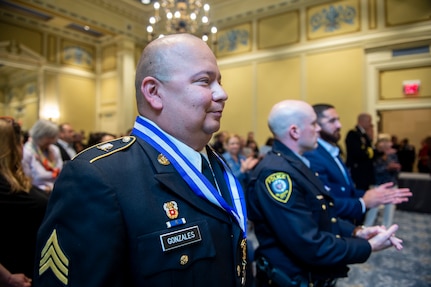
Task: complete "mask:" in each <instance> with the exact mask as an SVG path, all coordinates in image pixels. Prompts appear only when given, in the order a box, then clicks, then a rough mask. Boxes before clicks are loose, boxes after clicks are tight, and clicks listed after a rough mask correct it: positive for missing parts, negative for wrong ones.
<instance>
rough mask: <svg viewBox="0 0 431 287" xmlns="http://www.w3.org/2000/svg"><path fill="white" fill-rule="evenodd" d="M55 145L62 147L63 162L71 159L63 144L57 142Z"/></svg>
mask: <svg viewBox="0 0 431 287" xmlns="http://www.w3.org/2000/svg"><path fill="white" fill-rule="evenodd" d="M55 145H56V146H58V148H59V149H60V154H61V159H62V160H63V162H65V161H67V160H71V158H70V156H69V154H68V153H67V151H66V150H65V149H64V147H63V146H62V145H61V144H59V143H58V142H56V143H55Z"/></svg>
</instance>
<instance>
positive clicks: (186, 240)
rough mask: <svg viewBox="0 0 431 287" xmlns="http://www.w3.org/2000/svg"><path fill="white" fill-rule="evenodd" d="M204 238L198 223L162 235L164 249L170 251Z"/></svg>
mask: <svg viewBox="0 0 431 287" xmlns="http://www.w3.org/2000/svg"><path fill="white" fill-rule="evenodd" d="M201 240H202V237H201V232H200V230H199V227H198V226H197V225H195V226H192V227H188V228H184V229H180V230H177V231H174V232H169V233H165V234H162V235H160V242H161V244H162V249H163V251H169V250H172V249H176V248H179V247H182V246H186V245H189V244H193V243H196V242H199V241H201Z"/></svg>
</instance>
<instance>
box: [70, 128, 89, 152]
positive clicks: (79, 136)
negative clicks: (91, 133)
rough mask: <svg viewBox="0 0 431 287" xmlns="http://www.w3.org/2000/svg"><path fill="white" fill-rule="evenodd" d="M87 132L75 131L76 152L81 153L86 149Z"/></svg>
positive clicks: (74, 144) (74, 145)
mask: <svg viewBox="0 0 431 287" xmlns="http://www.w3.org/2000/svg"><path fill="white" fill-rule="evenodd" d="M84 141H85V132H84V131H80V132H75V133H74V135H73V148H74V149H75V150H76V153H80V152H81V151H83V150H84V149H85V146H86V145H85V144H84Z"/></svg>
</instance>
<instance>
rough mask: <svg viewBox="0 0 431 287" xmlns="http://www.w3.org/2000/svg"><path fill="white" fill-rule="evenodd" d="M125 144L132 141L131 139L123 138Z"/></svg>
mask: <svg viewBox="0 0 431 287" xmlns="http://www.w3.org/2000/svg"><path fill="white" fill-rule="evenodd" d="M121 141H122V142H123V143H128V142H129V141H130V137H127V136H126V137H123V139H122V140H121Z"/></svg>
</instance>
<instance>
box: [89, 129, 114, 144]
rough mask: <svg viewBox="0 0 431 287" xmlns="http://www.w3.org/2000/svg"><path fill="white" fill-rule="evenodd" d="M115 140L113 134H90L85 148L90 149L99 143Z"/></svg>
mask: <svg viewBox="0 0 431 287" xmlns="http://www.w3.org/2000/svg"><path fill="white" fill-rule="evenodd" d="M115 138H116V136H115V135H114V134H111V133H107V132H94V133H90V135H89V137H88V142H87V147H91V146H93V145H96V144H99V143H103V142H107V141H110V140H113V139H115Z"/></svg>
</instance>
